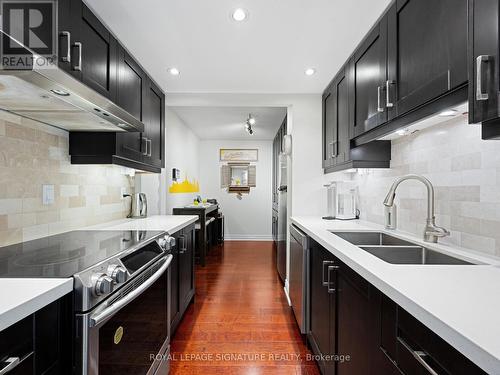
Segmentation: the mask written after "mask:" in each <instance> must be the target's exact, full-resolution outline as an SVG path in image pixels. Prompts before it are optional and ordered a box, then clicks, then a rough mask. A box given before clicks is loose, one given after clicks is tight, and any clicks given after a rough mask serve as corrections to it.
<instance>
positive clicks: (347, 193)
mask: <svg viewBox="0 0 500 375" xmlns="http://www.w3.org/2000/svg"><path fill="white" fill-rule="evenodd" d="M324 186H325V187H326V194H327V210H328V211H327V214H326V216H324V217H323V219H324V220H355V219H359V210H358V208H357V202H358V188H357V186H356V185H355V184H354V183H352V182H349V181H346V182H340V181H332V182H330V183H329V184H326V185H324Z"/></svg>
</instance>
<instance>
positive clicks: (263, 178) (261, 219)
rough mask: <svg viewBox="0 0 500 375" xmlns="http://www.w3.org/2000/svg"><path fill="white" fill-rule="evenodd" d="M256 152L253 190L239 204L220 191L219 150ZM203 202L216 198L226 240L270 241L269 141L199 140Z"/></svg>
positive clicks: (270, 185) (270, 147)
mask: <svg viewBox="0 0 500 375" xmlns="http://www.w3.org/2000/svg"><path fill="white" fill-rule="evenodd" d="M221 148H256V149H258V150H259V161H258V162H257V163H252V164H254V165H256V167H257V186H256V187H255V188H251V191H250V194H243V198H242V199H241V200H239V199H238V198H237V196H236V194H229V193H228V192H227V189H221V187H220V166H221V165H222V164H223V163H221V162H220V161H219V149H221ZM199 165H200V185H201V190H202V196H203V198H216V199H217V201H218V202H219V203H220V205H221V208H222V212H223V213H224V216H225V238H226V239H227V240H231V239H232V240H271V239H272V235H271V212H272V211H271V210H272V141H226V140H202V141H201V142H200V152H199Z"/></svg>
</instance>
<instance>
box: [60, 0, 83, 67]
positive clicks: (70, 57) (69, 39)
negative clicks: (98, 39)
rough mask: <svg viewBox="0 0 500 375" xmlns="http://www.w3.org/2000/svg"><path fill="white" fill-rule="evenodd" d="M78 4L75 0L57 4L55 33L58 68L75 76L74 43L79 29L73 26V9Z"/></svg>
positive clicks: (74, 11)
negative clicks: (56, 37) (56, 35)
mask: <svg viewBox="0 0 500 375" xmlns="http://www.w3.org/2000/svg"><path fill="white" fill-rule="evenodd" d="M78 7H79V4H78V3H77V1H75V0H67V1H58V2H57V32H58V66H59V68H61V69H63V70H64V71H66V72H67V73H69V74H71V75H73V76H77V75H78V73H79V72H77V71H76V70H74V69H73V63H74V44H73V43H74V42H75V41H77V40H78V38H79V35H80V34H79V31H80V30H79V27H77V25H75V22H74V20H75V18H76V17H75V15H74V14H75V13H76V10H75V8H78Z"/></svg>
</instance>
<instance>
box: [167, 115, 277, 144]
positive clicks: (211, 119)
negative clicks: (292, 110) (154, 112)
mask: <svg viewBox="0 0 500 375" xmlns="http://www.w3.org/2000/svg"><path fill="white" fill-rule="evenodd" d="M169 109H171V110H173V111H174V112H175V113H176V114H177V116H179V117H180V119H181V120H182V121H183V122H184V123H185V124H186V125H187V126H189V127H190V128H191V129H192V130H193V131H194V132H195V134H196V135H197V136H198V137H199V138H200V139H225V140H245V141H251V140H272V139H274V136H275V135H276V132H277V131H278V129H279V127H280V125H281V123H282V122H283V119H284V118H285V115H286V108H278V107H169ZM249 113H251V114H252V116H253V117H255V120H256V123H255V125H254V126H252V128H253V130H254V132H255V133H254V134H253V135H249V134H248V133H247V132H246V130H245V121H246V119H247V118H248V114H249Z"/></svg>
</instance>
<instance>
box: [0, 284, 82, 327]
mask: <svg viewBox="0 0 500 375" xmlns="http://www.w3.org/2000/svg"><path fill="white" fill-rule="evenodd" d="M72 290H73V278H69V279H0V331H2V330H4V329H5V328H7V327H9V326H11V325H12V324H14V323H16V322H18V321H20V320H22V319H24V318H25V317H27V316H29V315H31V314H33V313H34V312H35V311H37V310H39V309H41V308H42V307H45V306H47V305H48V304H50V303H52V302H54V301H55V300H57V299H59V298H61V297H62V296H64V295H66V294H68V293H69V292H71V291H72Z"/></svg>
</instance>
